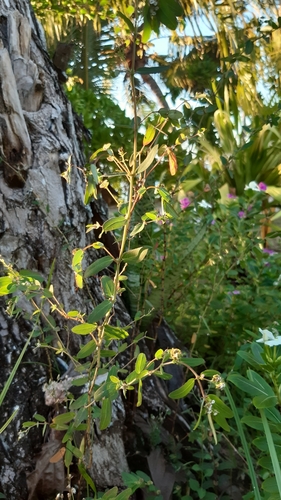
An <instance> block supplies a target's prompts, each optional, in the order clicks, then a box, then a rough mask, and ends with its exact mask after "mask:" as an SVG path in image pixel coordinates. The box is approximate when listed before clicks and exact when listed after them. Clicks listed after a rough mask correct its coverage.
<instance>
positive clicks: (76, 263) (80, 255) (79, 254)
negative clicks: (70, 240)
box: [72, 248, 84, 269]
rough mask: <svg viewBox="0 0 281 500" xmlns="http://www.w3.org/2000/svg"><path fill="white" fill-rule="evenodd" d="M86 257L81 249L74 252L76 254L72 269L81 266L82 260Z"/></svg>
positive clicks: (73, 258)
mask: <svg viewBox="0 0 281 500" xmlns="http://www.w3.org/2000/svg"><path fill="white" fill-rule="evenodd" d="M83 257H84V250H82V249H81V248H79V250H74V254H73V257H72V269H74V268H76V267H77V266H80V264H81V262H82V259H83Z"/></svg>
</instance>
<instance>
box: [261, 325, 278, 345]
mask: <svg viewBox="0 0 281 500" xmlns="http://www.w3.org/2000/svg"><path fill="white" fill-rule="evenodd" d="M259 332H260V333H261V334H262V338H261V339H258V340H257V342H263V343H264V344H266V345H269V346H270V347H273V346H275V345H281V335H278V336H277V337H274V335H273V333H272V332H270V331H269V330H262V329H261V328H259Z"/></svg>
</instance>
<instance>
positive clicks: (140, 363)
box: [135, 352, 147, 374]
mask: <svg viewBox="0 0 281 500" xmlns="http://www.w3.org/2000/svg"><path fill="white" fill-rule="evenodd" d="M146 363H147V360H146V355H145V354H144V353H143V352H141V353H140V354H139V355H138V357H137V360H136V365H135V370H136V372H137V374H140V373H141V372H142V371H143V369H144V367H145V365H146Z"/></svg>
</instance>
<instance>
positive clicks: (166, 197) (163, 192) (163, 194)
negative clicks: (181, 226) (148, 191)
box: [157, 187, 171, 202]
mask: <svg viewBox="0 0 281 500" xmlns="http://www.w3.org/2000/svg"><path fill="white" fill-rule="evenodd" d="M157 192H158V193H159V194H160V196H161V198H162V200H164V201H167V202H169V201H170V200H171V196H170V194H169V193H168V191H166V189H164V188H162V187H161V188H158V189H157Z"/></svg>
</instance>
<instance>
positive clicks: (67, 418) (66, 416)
mask: <svg viewBox="0 0 281 500" xmlns="http://www.w3.org/2000/svg"><path fill="white" fill-rule="evenodd" d="M74 417H75V412H74V411H68V412H67V413H62V414H61V415H57V416H56V417H54V418H53V422H54V423H55V424H56V425H61V424H68V422H71V420H73V419H74Z"/></svg>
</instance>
